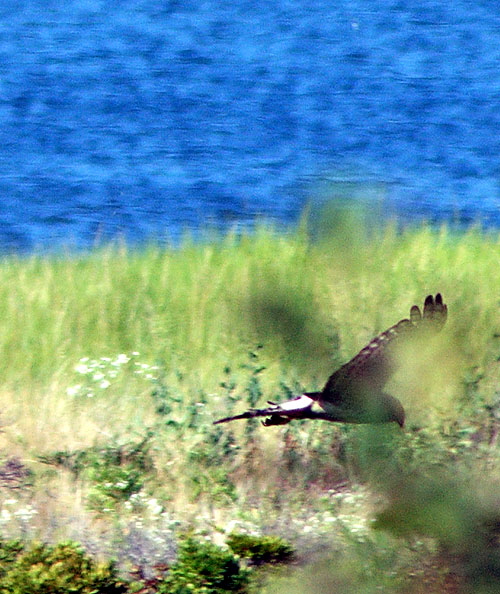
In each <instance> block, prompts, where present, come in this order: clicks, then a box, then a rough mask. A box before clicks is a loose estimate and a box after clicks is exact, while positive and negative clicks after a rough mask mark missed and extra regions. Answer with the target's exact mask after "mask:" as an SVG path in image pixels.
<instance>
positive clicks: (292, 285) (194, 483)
mask: <svg viewBox="0 0 500 594" xmlns="http://www.w3.org/2000/svg"><path fill="white" fill-rule="evenodd" d="M499 261H500V238H499V236H498V234H494V233H489V234H488V233H484V232H482V231H481V230H480V229H479V228H477V229H471V230H469V231H467V232H462V233H458V232H454V231H451V230H449V229H448V228H446V227H443V228H441V229H438V230H436V229H433V228H431V227H428V226H425V225H423V226H420V227H415V228H411V229H407V230H404V231H399V230H397V229H396V227H395V226H391V225H387V226H386V227H385V228H380V229H373V228H371V229H369V228H367V227H366V226H363V225H362V224H361V223H357V222H356V220H354V219H353V220H351V221H345V220H343V221H342V224H341V225H340V224H337V225H333V226H329V227H327V228H326V229H323V230H322V231H321V233H319V234H318V235H317V236H316V237H315V238H314V239H311V238H310V237H309V235H308V233H307V230H306V229H305V226H304V228H301V229H299V230H297V231H296V232H290V233H279V232H277V231H276V230H273V229H272V228H270V227H265V226H263V227H261V228H260V229H257V230H256V231H255V233H253V234H252V235H243V236H239V235H237V234H228V235H227V236H225V237H220V238H216V239H214V240H213V241H211V242H210V243H194V242H191V241H189V240H186V241H185V242H184V244H183V245H181V246H180V247H178V248H175V249H174V248H164V247H160V246H157V245H150V246H148V247H145V248H144V249H141V250H129V249H127V248H126V247H125V246H120V245H113V246H107V247H102V248H98V249H96V250H95V251H93V252H91V253H89V254H68V255H59V256H44V257H42V256H37V255H34V256H30V257H26V258H21V257H14V256H8V257H4V258H3V259H2V260H1V261H0V311H1V318H2V321H3V327H2V332H1V333H0V372H1V376H2V388H1V392H2V407H1V416H0V420H1V423H2V428H3V432H2V434H1V435H0V440H1V444H2V445H1V448H2V452H4V453H5V455H6V456H18V457H19V458H20V459H21V460H23V461H24V463H25V464H26V465H27V466H29V467H30V468H31V469H32V470H33V473H34V475H33V476H34V479H33V484H32V486H30V487H29V488H27V490H25V491H23V492H22V494H21V495H20V496H19V497H18V499H19V505H25V504H26V505H28V503H29V505H31V506H32V508H30V509H35V510H36V513H35V512H34V513H33V514H32V515H31V516H30V517H29V526H27V525H26V526H25V525H24V524H22V522H20V521H18V519H19V517H20V516H19V517H18V516H15V515H14V513H13V512H12V513H11V514H10V515H5V522H4V523H3V524H2V526H3V530H4V532H5V531H10V532H9V533H12V535H13V536H15V535H16V531H18V532H20V531H21V532H22V530H24V531H25V532H24V533H23V534H27V535H28V536H29V535H30V534H32V535H34V536H36V537H38V538H42V539H43V538H47V539H49V540H54V539H59V538H75V536H76V535H78V534H83V535H86V536H85V538H86V539H87V543H86V544H89V546H90V547H91V548H93V549H95V550H96V551H99V552H101V553H102V554H107V553H108V552H110V551H116V550H117V547H118V549H119V550H122V551H128V552H127V553H126V554H127V555H129V556H130V557H131V558H134V559H135V558H136V557H137V555H138V553H132V552H130V551H137V550H139V549H140V550H141V551H142V553H141V554H140V555H139V557H141V555H142V557H141V559H143V560H144V559H147V558H148V556H149V557H150V558H151V559H153V558H156V557H155V556H156V555H161V550H162V547H163V548H165V547H172V539H173V538H174V537H173V536H172V535H173V528H172V526H173V525H174V524H175V522H184V523H186V522H187V523H188V524H194V525H195V526H198V527H200V529H203V530H205V531H207V530H208V531H209V532H211V533H212V534H215V535H216V534H218V533H220V531H221V530H222V531H224V530H225V528H224V526H226V525H228V524H230V523H231V522H242V523H243V524H245V523H247V524H248V525H249V526H253V527H254V529H257V530H261V531H262V530H264V531H269V530H271V529H272V530H275V531H276V532H278V533H281V534H279V535H282V536H285V537H289V538H290V539H291V540H294V539H298V540H299V541H300V542H310V543H311V542H312V543H313V544H310V546H311V547H312V548H314V547H315V546H317V542H319V541H321V540H322V539H326V540H327V541H332V540H333V541H335V534H336V535H337V536H338V535H339V531H338V530H337V529H335V530H334V529H331V530H330V529H329V528H328V526H329V525H328V522H330V521H332V522H333V520H328V521H327V523H326V524H325V523H324V522H323V523H321V522H320V521H317V522H316V523H314V522H313V518H318V517H323V516H321V514H325V513H326V514H327V515H328V514H330V515H328V518H330V517H334V516H335V513H336V511H338V505H337V503H335V501H337V500H336V499H335V496H336V493H338V492H340V491H341V490H342V489H344V488H345V485H349V486H350V487H349V488H351V487H352V486H353V485H356V484H359V483H364V482H365V481H370V480H371V479H370V476H369V475H370V473H369V468H370V466H371V467H375V463H376V461H375V462H374V460H373V456H372V453H370V447H367V444H370V439H373V437H370V436H369V434H366V435H367V437H366V438H365V437H363V436H364V435H365V433H363V431H365V429H364V428H359V427H338V426H335V425H330V424H326V423H312V422H298V423H296V424H291V425H289V426H286V427H281V428H270V429H269V428H268V429H264V428H262V427H261V426H260V425H259V424H258V423H257V422H254V423H252V422H249V423H247V422H240V423H235V424H234V425H227V426H216V427H214V426H213V425H212V421H213V420H215V419H217V418H218V417H221V416H226V415H227V414H228V411H235V412H236V411H240V410H243V409H245V408H246V407H247V406H249V405H255V404H263V403H264V402H265V401H266V400H267V399H270V400H279V399H283V398H286V397H288V395H289V394H290V393H294V392H296V391H297V390H301V389H308V390H313V389H319V388H320V387H321V386H322V384H323V382H324V381H325V380H326V378H327V377H328V375H329V373H331V371H333V370H334V369H335V368H336V367H337V366H339V365H340V364H341V363H343V362H345V361H346V360H348V359H349V358H350V357H351V356H353V355H354V354H356V353H357V352H358V350H359V349H360V348H361V347H363V346H364V345H365V344H366V343H367V342H368V341H369V340H370V339H371V338H372V337H373V336H374V335H376V334H377V333H378V332H380V331H382V330H384V329H386V328H387V327H388V326H390V325H392V324H394V323H395V322H397V321H398V320H399V319H401V318H402V317H406V316H407V315H408V313H409V308H410V306H411V305H412V304H413V303H419V304H420V305H421V303H422V301H423V298H424V297H425V296H426V295H427V294H429V293H436V292H438V291H440V292H442V293H443V295H444V297H445V300H446V301H447V303H448V306H449V323H448V324H447V326H446V328H445V329H444V330H443V332H442V333H441V335H440V336H439V337H437V338H435V339H433V341H432V345H430V346H429V351H428V353H427V354H426V353H420V352H419V353H417V352H413V353H411V352H410V353H409V354H408V355H407V356H408V358H409V359H412V360H413V362H414V363H415V365H414V366H413V367H414V369H413V370H412V371H411V372H408V373H403V374H399V375H396V377H395V378H394V380H393V381H392V382H391V384H390V386H389V388H390V391H391V392H392V393H393V394H394V395H396V396H398V397H399V398H400V399H401V400H402V402H403V404H404V405H405V408H406V409H407V413H408V432H407V434H406V436H401V435H400V434H399V433H396V432H395V431H396V428H388V433H387V435H388V439H389V440H390V443H391V444H392V445H390V448H392V449H390V451H396V452H397V456H395V458H396V460H397V461H398V460H399V462H398V463H404V464H414V465H415V468H416V469H417V470H419V469H420V468H421V466H420V465H421V463H424V462H425V463H427V461H428V459H429V456H431V457H432V456H434V457H435V458H436V460H437V462H436V463H439V464H441V463H442V464H450V465H453V464H455V462H456V460H457V459H460V457H461V455H462V453H463V452H465V454H464V455H465V457H466V458H467V456H468V457H469V458H470V459H471V460H472V459H474V460H476V458H480V459H482V460H483V462H484V464H487V465H488V468H489V471H488V472H489V473H490V474H492V475H493V476H498V470H499V464H498V462H499V460H498V457H497V455H496V453H495V443H496V441H495V431H497V425H496V422H497V421H496V416H495V415H496V414H497V412H496V411H497V408H496V407H497V406H498V392H497V389H498V388H497V386H498V379H499V366H498V359H499V357H500V309H499V303H500V297H499V292H498V288H499V287H500V267H499V265H498V263H499ZM488 432H489V433H488ZM146 436H149V437H148V439H149V440H150V442H149V445H148V456H149V457H150V461H149V462H148V464H149V466H148V467H147V470H144V471H141V472H144V476H137V475H136V474H134V473H136V472H139V471H136V469H135V467H133V466H130V464H131V463H130V454H127V452H129V453H130V451H131V450H133V448H134V444H137V443H141V440H143V439H145V438H146ZM426 436H427V437H426ZM381 447H382V446H381ZM384 447H385V446H384ZM96 448H97V449H96ZM99 448H101V450H99ZM120 448H121V449H120ZM460 448H462V450H461V449H460ZM382 449H383V447H382ZM99 451H101V452H103V453H102V459H101V458H99V455H100V454H99V453H98V452H99ZM109 451H113V452H115V451H120V452H124V453H123V460H122V461H120V460H121V459H120V460H119V462H116V459H115V458H111V459H112V460H115V461H114V462H109V460H110V458H109V457H106V452H109ZM384 451H385V450H384ZM75 452H83V453H84V454H82V456H83V458H82V459H87V460H88V459H89V458H88V457H87V458H85V455H87V456H88V454H85V452H92V455H93V456H94V458H92V460H93V462H92V464H94V466H98V465H99V464H104V465H106V464H109V465H110V466H109V472H107V470H106V467H104V470H102V471H101V470H100V471H99V472H94V473H92V472H88V473H87V474H82V475H79V476H73V475H72V474H71V470H69V469H68V468H67V467H65V466H64V465H63V464H59V465H58V464H56V463H54V464H52V465H50V464H47V463H46V461H47V457H50V456H53V455H54V453H60V454H61V453H62V454H61V455H63V457H64V455H67V456H71V455H74V454H75ZM96 452H97V454H96ZM384 455H386V454H384ZM95 456H97V458H96V457H95ZM127 456H128V458H127ZM398 456H399V458H398ZM44 457H45V462H43V461H42V458H44ZM481 457H482V458H481ZM469 458H468V459H469ZM422 461H423V462H422ZM113 464H114V465H115V466H116V465H119V466H120V469H119V471H117V470H116V468H114V467H112V466H113ZM470 464H471V465H473V464H475V462H471V463H470ZM395 468H396V469H397V468H399V467H397V466H396V467H395ZM395 472H396V470H395ZM96 476H98V477H100V479H99V480H100V481H101V483H102V484H101V485H100V484H99V480H97V479H96V478H95V477H96ZM106 477H108V478H106ZM116 477H118V478H116ZM132 480H133V481H136V482H134V483H133V484H132V483H129V482H127V481H132ZM113 481H115V483H116V484H115V486H114V487H113ZM104 482H106V483H110V484H111V487H110V486H109V484H107V486H103V485H104ZM120 489H122V491H120ZM377 489H378V487H377V486H376V485H375V486H374V487H373V491H374V493H378V495H377V494H375V495H374V496H373V497H374V499H373V500H372V499H371V496H367V497H366V498H363V502H364V503H363V505H362V506H361V507H359V508H358V507H357V508H355V509H354V510H352V517H356V515H357V514H361V515H364V514H366V513H367V510H369V513H371V514H372V515H373V516H374V515H375V512H376V509H377V503H376V502H377V501H378V499H377V497H382V499H384V497H385V498H386V496H387V494H386V493H385V494H384V493H383V492H382V495H380V489H378V490H377ZM339 490H340V491H339ZM382 491H383V490H382ZM120 493H122V494H123V497H122V496H121V495H120ZM9 497H11V495H10V494H9V493H7V494H5V496H4V497H3V501H4V503H3V507H4V508H5V501H6V500H7V499H8V498H9ZM16 497H17V496H16ZM141 498H142V499H141ZM332 498H333V499H332ZM96 501H97V502H99V503H98V504H96V503H95V502H96ZM148 501H156V502H157V505H158V507H154V504H151V505H152V506H153V508H154V510H156V511H154V512H152V511H151V509H153V508H150V507H148V505H149V504H148V503H147V502H148ZM125 504H126V505H125ZM325 506H326V508H327V509H325ZM127 514H128V515H127ZM148 514H149V515H148ZM142 515H144V516H146V515H148V518H149V519H148V520H147V521H146V520H144V518H142V519H141V517H142ZM28 516H29V514H27V515H26V517H28ZM16 518H17V519H16ZM118 518H119V519H118ZM1 521H2V517H1V516H0V523H1ZM325 521H326V520H325ZM16 522H17V523H16ZM127 522H128V523H127ZM141 522H142V523H141ZM346 525H347V526H348V523H347V524H346ZM132 526H133V527H134V528H133V529H132ZM138 526H139V527H138ZM141 526H142V528H141ZM146 527H147V529H146ZM344 527H345V526H344ZM28 528H29V530H28ZM141 530H142V532H141ZM148 530H149V532H148ZM346 530H348V531H349V528H346ZM75 532H76V534H75ZM127 534H128V535H129V536H128V537H126V536H124V535H127ZM131 534H134V535H135V536H134V538H136V539H137V542H135V541H134V542H131V541H130V539H131V538H132V537H131V536H130V535H131ZM424 536H425V537H427V536H428V535H424ZM127 538H129V540H127ZM339 538H340V537H339ZM377 538H379V537H377ZM162 539H163V540H162ZM369 542H372V540H369ZM373 542H378V541H377V539H375V540H373ZM110 543H111V544H110ZM138 543H139V544H138ZM314 543H316V544H314ZM307 546H309V545H307ZM307 546H306V548H307ZM332 546H334V544H333V545H332ZM374 546H375V545H374ZM391 546H392V545H391ZM394 546H395V545H394ZM387 547H388V549H387V550H388V552H387V556H388V558H390V557H391V554H392V553H391V549H390V546H389V545H387ZM134 555H135V557H134ZM410 556H411V555H410ZM151 559H150V560H151ZM384 559H385V557H384ZM384 563H385V561H383V562H382V561H381V564H382V565H384ZM398 579H399V577H398ZM384 583H385V582H384ZM359 591H361V590H359ZM367 591H368V590H367ZM388 591H389V590H388ZM394 591H397V590H394Z"/></svg>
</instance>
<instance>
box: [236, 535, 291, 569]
mask: <svg viewBox="0 0 500 594" xmlns="http://www.w3.org/2000/svg"><path fill="white" fill-rule="evenodd" d="M226 542H227V544H228V546H229V548H230V549H231V550H232V551H233V553H235V554H236V555H239V556H240V557H243V558H245V559H249V560H250V561H252V563H255V564H260V563H284V562H286V561H288V560H289V559H290V558H291V557H292V555H293V552H294V551H293V547H292V545H291V544H290V543H288V542H287V541H286V540H284V539H283V538H280V537H279V536H252V535H251V534H243V533H233V534H230V535H229V537H228V539H227V541H226Z"/></svg>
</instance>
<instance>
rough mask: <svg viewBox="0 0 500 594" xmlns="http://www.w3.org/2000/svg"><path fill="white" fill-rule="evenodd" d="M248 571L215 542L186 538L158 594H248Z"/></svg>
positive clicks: (231, 554)
mask: <svg viewBox="0 0 500 594" xmlns="http://www.w3.org/2000/svg"><path fill="white" fill-rule="evenodd" d="M248 579H249V572H248V570H245V569H242V568H241V567H240V565H239V563H238V560H237V559H236V557H235V556H234V555H233V553H231V552H230V551H226V550H224V549H222V548H221V547H218V546H216V545H214V544H212V543H208V542H199V541H197V540H195V539H194V538H192V537H188V538H186V539H185V540H184V541H183V542H182V543H181V545H180V547H179V554H178V558H177V561H176V563H175V564H174V565H173V566H172V567H171V568H170V571H169V573H168V575H167V577H166V579H165V580H164V581H163V582H162V583H161V584H160V585H159V588H158V594H226V593H227V592H240V593H244V592H246V588H247V584H248Z"/></svg>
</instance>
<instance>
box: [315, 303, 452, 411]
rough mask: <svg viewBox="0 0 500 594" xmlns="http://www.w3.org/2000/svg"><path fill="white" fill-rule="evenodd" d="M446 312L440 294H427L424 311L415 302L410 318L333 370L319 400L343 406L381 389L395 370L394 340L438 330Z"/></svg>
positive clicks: (380, 335)
mask: <svg viewBox="0 0 500 594" xmlns="http://www.w3.org/2000/svg"><path fill="white" fill-rule="evenodd" d="M447 313H448V308H447V306H446V304H444V303H443V298H442V296H441V294H440V293H438V294H437V295H436V297H433V296H432V295H428V296H427V298H426V299H425V302H424V307H423V313H422V312H421V311H420V308H419V307H418V306H417V305H414V306H413V307H412V308H411V310H410V318H409V319H408V318H405V319H403V320H400V321H399V322H398V323H397V324H394V326H391V327H390V328H389V329H388V330H386V331H385V332H382V333H381V334H379V335H378V336H376V337H375V338H374V339H373V340H372V341H371V342H369V343H368V344H367V345H366V346H365V347H364V348H363V349H362V350H361V351H360V352H359V353H358V354H357V355H356V356H355V357H354V358H353V359H351V360H350V361H349V362H348V363H346V364H345V365H343V366H342V367H340V369H338V370H337V371H335V373H333V374H332V375H331V376H330V377H329V378H328V381H327V383H326V385H325V387H324V388H323V392H322V393H321V396H320V403H321V401H323V402H327V403H330V404H333V405H336V406H344V405H345V404H346V401H348V400H349V398H356V397H357V396H358V395H359V396H360V397H365V396H367V395H369V394H370V393H372V394H377V393H380V392H382V388H383V387H384V385H385V383H386V382H387V381H388V379H389V377H390V376H391V375H392V374H393V373H394V371H395V367H396V358H395V357H394V352H393V347H394V346H395V343H397V342H398V340H399V339H401V338H403V337H407V336H410V335H413V334H417V333H426V332H439V330H441V328H442V327H443V325H444V323H445V322H446V317H447Z"/></svg>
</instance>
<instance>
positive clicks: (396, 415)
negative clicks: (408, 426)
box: [387, 397, 406, 428]
mask: <svg viewBox="0 0 500 594" xmlns="http://www.w3.org/2000/svg"><path fill="white" fill-rule="evenodd" d="M388 405H389V406H388V410H387V412H388V414H389V421H394V422H396V423H397V424H398V425H399V426H400V427H401V428H403V427H404V426H405V417H406V415H405V409H404V408H403V406H402V404H401V402H399V400H397V399H396V398H393V397H390V399H389V400H388Z"/></svg>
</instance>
